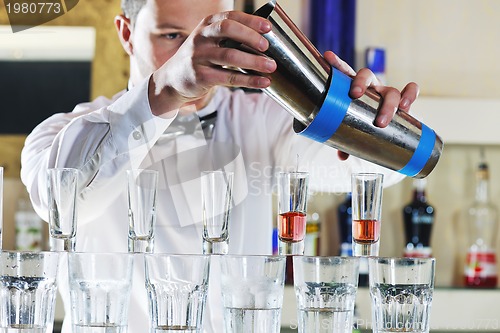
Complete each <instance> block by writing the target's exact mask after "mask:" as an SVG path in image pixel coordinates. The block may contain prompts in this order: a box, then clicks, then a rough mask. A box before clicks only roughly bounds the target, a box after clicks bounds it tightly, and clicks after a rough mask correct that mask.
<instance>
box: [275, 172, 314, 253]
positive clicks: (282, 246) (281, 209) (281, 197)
mask: <svg viewBox="0 0 500 333" xmlns="http://www.w3.org/2000/svg"><path fill="white" fill-rule="evenodd" d="M308 181H309V173H307V172H299V171H294V172H281V173H279V175H278V253H279V254H280V255H303V254H304V237H305V234H306V220H307V216H306V210H307V187H308Z"/></svg>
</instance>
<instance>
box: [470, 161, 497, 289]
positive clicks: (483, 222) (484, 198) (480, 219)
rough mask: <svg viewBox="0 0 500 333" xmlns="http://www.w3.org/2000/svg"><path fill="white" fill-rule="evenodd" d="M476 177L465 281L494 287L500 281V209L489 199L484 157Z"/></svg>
mask: <svg viewBox="0 0 500 333" xmlns="http://www.w3.org/2000/svg"><path fill="white" fill-rule="evenodd" d="M476 177H477V183H476V197H475V200H474V203H473V204H472V205H471V206H470V207H469V209H468V211H467V217H468V221H467V223H468V227H469V235H470V243H471V244H472V245H471V246H470V248H469V250H468V253H467V257H466V263H465V274H464V284H465V286H466V287H471V288H494V287H496V286H497V280H498V276H497V264H496V254H495V238H496V236H497V229H498V209H497V207H496V206H495V205H494V204H493V203H492V202H491V201H490V198H489V170H488V164H487V163H486V162H485V161H484V158H482V161H481V162H480V163H479V166H478V169H477V172H476Z"/></svg>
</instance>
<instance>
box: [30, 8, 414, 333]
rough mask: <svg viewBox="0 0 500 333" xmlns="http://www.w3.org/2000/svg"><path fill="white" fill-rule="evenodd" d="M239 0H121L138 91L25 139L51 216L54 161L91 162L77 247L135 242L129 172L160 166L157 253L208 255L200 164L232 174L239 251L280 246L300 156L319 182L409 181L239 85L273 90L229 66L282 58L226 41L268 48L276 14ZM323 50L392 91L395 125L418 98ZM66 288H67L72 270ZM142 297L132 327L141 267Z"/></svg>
mask: <svg viewBox="0 0 500 333" xmlns="http://www.w3.org/2000/svg"><path fill="white" fill-rule="evenodd" d="M232 7H233V1H232V0H168V1H166V0H123V1H122V8H123V10H124V14H123V15H119V16H117V17H116V19H115V24H116V27H117V30H118V36H119V38H120V40H121V42H122V45H123V47H124V49H125V51H126V52H127V53H128V54H129V56H130V80H129V89H128V91H127V92H126V91H123V92H120V93H119V94H117V95H116V96H114V97H113V98H112V99H111V100H109V99H106V98H104V97H99V98H97V99H96V100H94V101H93V102H90V103H85V104H80V105H78V106H76V108H75V109H74V110H73V112H71V113H64V114H56V115H54V116H52V117H50V118H49V119H47V120H46V121H44V122H42V123H41V124H40V125H39V126H38V127H37V128H35V129H34V130H33V132H32V133H31V134H30V135H29V137H28V138H27V140H26V144H25V148H24V149H23V153H22V171H21V177H22V181H23V182H24V184H25V185H26V187H27V189H28V191H29V193H30V196H31V200H32V202H33V205H34V207H35V209H36V211H37V212H38V214H40V215H41V216H42V217H43V218H44V219H45V220H47V183H46V169H47V168H54V167H72V168H77V169H79V170H80V172H81V173H80V179H79V180H80V188H79V195H78V230H77V244H76V250H77V251H91V252H97V251H102V252H126V251H127V234H128V216H127V200H126V181H125V179H126V178H125V171H126V170H127V169H132V168H147V169H155V170H158V171H159V173H160V189H159V193H158V207H157V225H156V229H155V252H158V253H162V252H169V253H200V252H201V250H202V238H201V230H202V227H201V223H200V222H201V208H200V198H199V182H198V178H199V175H200V172H201V171H203V170H210V169H225V170H231V171H234V172H235V189H234V198H235V202H234V204H235V206H234V207H233V210H232V216H231V222H230V223H231V224H230V227H229V233H230V245H229V252H230V253H236V254H270V253H271V233H272V219H273V216H272V202H271V197H272V190H273V179H274V175H275V174H276V172H278V171H281V170H286V169H290V168H295V167H296V161H297V155H298V156H300V159H299V160H300V164H299V168H300V169H301V170H307V171H309V172H310V174H311V180H310V186H311V188H312V189H313V190H316V191H329V192H346V191H349V190H350V174H351V173H352V172H359V171H377V172H383V173H384V174H386V178H385V183H386V185H390V184H392V183H394V182H396V181H398V180H400V179H401V178H402V176H400V175H399V174H396V173H394V172H391V171H389V170H386V169H383V168H380V167H377V166H375V165H373V164H370V163H368V162H364V161H361V160H359V159H357V158H354V157H351V158H349V159H347V160H346V161H343V160H344V159H345V158H346V156H345V154H342V153H339V156H340V158H339V156H337V153H336V151H335V150H334V149H332V148H329V147H326V146H324V145H321V144H319V143H316V142H313V141H311V140H309V139H307V138H304V137H299V136H297V135H296V134H294V132H293V129H292V118H291V116H290V115H289V114H288V113H287V112H285V111H283V110H282V108H281V107H280V106H279V105H277V104H276V103H275V102H273V101H272V100H270V99H269V98H268V97H267V96H266V95H264V94H260V93H245V92H243V91H242V90H230V89H228V87H246V88H254V89H262V88H265V87H267V86H269V84H270V81H269V79H268V78H266V77H265V76H260V75H257V74H254V75H249V74H243V73H238V72H235V71H231V70H227V69H225V68H223V66H228V67H233V68H234V67H239V68H244V69H247V70H251V71H252V72H255V73H259V72H260V73H270V72H273V71H274V70H275V69H276V64H275V62H274V61H273V60H270V59H267V58H265V57H262V56H259V55H255V54H250V53H245V52H243V51H239V50H236V49H230V48H226V47H223V46H222V45H223V43H221V41H224V40H226V39H232V40H235V41H237V42H239V43H243V44H246V45H248V46H250V47H252V48H254V49H257V50H260V51H264V50H265V49H266V48H267V47H268V42H267V41H266V39H265V38H264V37H262V34H264V33H266V32H268V31H269V30H270V23H269V22H268V21H267V20H266V19H264V18H260V17H257V16H253V15H248V14H245V13H242V12H238V11H232ZM325 58H326V59H327V61H328V62H329V63H330V64H331V65H332V66H335V67H337V68H338V69H340V70H342V71H343V72H345V73H347V74H349V75H352V76H353V77H354V79H353V83H352V85H351V90H350V94H351V96H352V97H353V98H357V97H360V96H361V95H362V94H363V93H364V91H365V90H366V88H367V87H368V86H372V87H374V89H375V90H376V91H377V92H378V93H380V94H381V95H382V96H383V101H384V103H383V106H382V108H381V109H380V111H379V114H378V116H377V119H376V125H377V126H380V127H384V126H386V125H387V124H388V122H389V121H390V120H391V119H392V116H393V114H394V112H395V109H396V108H397V107H399V108H400V109H402V110H404V111H408V110H409V108H410V105H411V104H412V103H413V101H414V100H415V99H416V98H417V95H418V86H417V85H416V84H415V83H409V84H408V85H407V86H406V87H405V88H404V89H403V91H402V92H399V91H398V90H396V89H394V88H390V87H385V86H381V85H380V84H379V83H378V81H377V79H376V78H375V76H374V75H373V73H372V72H371V71H369V70H367V69H363V70H360V71H359V72H358V73H355V72H354V71H353V70H352V69H351V68H350V67H349V66H348V65H347V64H346V63H344V62H343V61H341V60H340V59H339V58H338V57H337V56H336V55H334V54H333V53H332V52H327V53H326V54H325ZM215 111H216V112H217V116H216V117H213V115H212V113H213V112H215ZM205 116H206V117H207V118H208V120H203V117H205ZM200 117H201V119H202V120H200ZM211 269H212V273H211V280H210V289H211V291H210V296H209V300H208V306H207V309H206V313H205V327H204V330H205V331H206V332H222V308H221V305H220V290H219V289H218V283H219V281H218V279H217V274H218V267H217V266H216V265H214V264H213V265H212V266H211ZM62 273H63V274H64V273H65V271H64V268H62ZM60 290H61V292H62V294H63V295H67V283H66V281H65V280H64V279H61V280H60ZM64 297H65V296H64ZM131 297H132V299H131V302H130V309H129V313H130V315H129V317H130V319H129V332H130V333H143V332H145V331H147V330H148V327H149V319H148V308H147V298H146V291H145V289H144V277H143V269H142V267H141V266H140V265H136V269H135V273H134V286H133V290H132V295H131ZM65 311H66V315H67V317H66V319H65V323H64V327H63V332H64V333H68V332H70V331H71V329H70V326H69V325H70V322H69V321H70V319H69V315H70V304H69V300H68V299H65Z"/></svg>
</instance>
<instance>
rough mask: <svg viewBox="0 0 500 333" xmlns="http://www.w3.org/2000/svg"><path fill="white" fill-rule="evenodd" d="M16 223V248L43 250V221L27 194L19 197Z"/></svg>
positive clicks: (15, 216)
mask: <svg viewBox="0 0 500 333" xmlns="http://www.w3.org/2000/svg"><path fill="white" fill-rule="evenodd" d="M14 220H15V224H16V250H18V251H41V250H42V249H43V232H42V231H43V221H42V219H41V218H40V217H39V216H38V215H37V213H36V212H35V211H34V209H33V206H31V202H30V200H29V198H27V196H23V197H21V198H19V200H18V201H17V210H16V213H15V215H14Z"/></svg>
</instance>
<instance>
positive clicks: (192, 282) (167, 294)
mask: <svg viewBox="0 0 500 333" xmlns="http://www.w3.org/2000/svg"><path fill="white" fill-rule="evenodd" d="M145 265H146V290H147V293H148V299H149V316H150V322H151V325H150V332H151V333H162V332H164V333H168V332H186V333H188V332H189V333H198V332H200V333H201V332H203V326H202V324H203V313H204V309H205V303H206V298H207V292H208V278H209V267H210V256H208V255H187V254H158V253H155V254H146V255H145Z"/></svg>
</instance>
